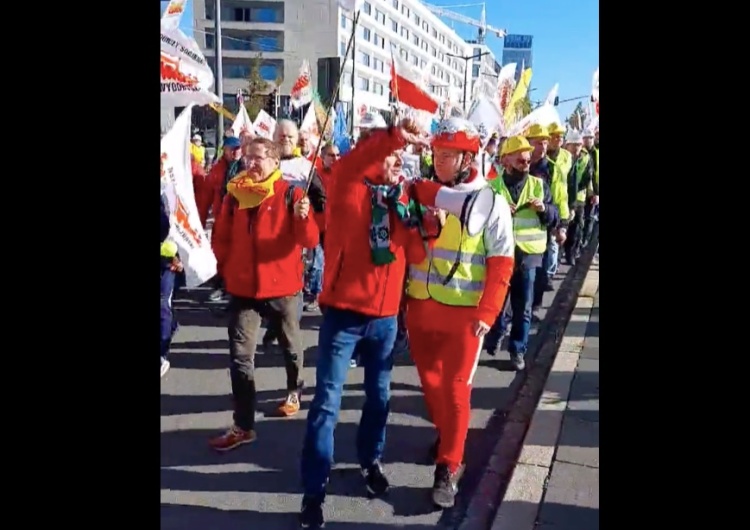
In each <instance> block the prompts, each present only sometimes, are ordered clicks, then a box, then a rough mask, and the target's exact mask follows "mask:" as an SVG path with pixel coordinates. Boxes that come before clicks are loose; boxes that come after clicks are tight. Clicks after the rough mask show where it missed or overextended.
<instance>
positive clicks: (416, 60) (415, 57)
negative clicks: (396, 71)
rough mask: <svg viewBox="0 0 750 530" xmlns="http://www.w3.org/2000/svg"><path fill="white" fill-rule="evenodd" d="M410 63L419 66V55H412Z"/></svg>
mask: <svg viewBox="0 0 750 530" xmlns="http://www.w3.org/2000/svg"><path fill="white" fill-rule="evenodd" d="M411 64H413V65H414V66H419V57H417V56H416V55H412V56H411Z"/></svg>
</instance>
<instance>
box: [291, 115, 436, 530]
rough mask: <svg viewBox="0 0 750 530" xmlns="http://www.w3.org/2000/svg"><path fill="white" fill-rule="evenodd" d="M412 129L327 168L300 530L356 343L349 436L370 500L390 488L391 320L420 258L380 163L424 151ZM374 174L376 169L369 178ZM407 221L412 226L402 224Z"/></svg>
mask: <svg viewBox="0 0 750 530" xmlns="http://www.w3.org/2000/svg"><path fill="white" fill-rule="evenodd" d="M418 133H419V130H418V129H417V128H416V126H415V125H414V123H413V122H412V121H409V120H405V121H404V122H402V123H401V124H400V125H399V126H398V127H393V128H391V129H381V130H379V131H373V132H372V134H371V135H370V136H369V137H368V138H367V139H365V140H363V141H361V142H360V143H359V145H357V148H356V149H353V150H352V151H350V152H349V153H347V154H346V155H344V156H343V157H341V158H340V159H339V160H338V161H337V162H336V163H335V164H334V165H333V167H332V168H331V169H332V173H331V175H330V176H329V178H328V180H327V184H328V187H327V189H326V192H327V195H328V202H327V204H326V210H327V212H328V215H327V220H328V222H327V225H326V244H325V253H326V259H325V268H324V272H323V291H322V293H321V294H320V297H319V302H320V305H321V307H322V308H323V322H322V324H321V326H320V334H319V337H318V361H317V366H316V386H315V397H314V398H313V401H312V404H311V405H310V411H309V413H308V415H307V430H306V434H305V442H304V445H303V449H302V462H301V472H302V484H303V489H304V497H303V500H302V512H301V514H300V525H301V526H302V527H303V528H319V527H320V526H321V525H322V524H323V511H322V504H323V501H324V498H325V487H326V483H327V482H328V476H329V473H330V468H331V461H332V460H333V431H334V428H335V426H336V422H337V420H338V415H339V410H340V407H341V393H342V390H343V386H344V382H345V381H346V376H347V372H348V370H349V362H350V359H351V358H352V353H353V352H354V349H355V347H356V346H357V345H358V344H359V348H358V350H359V353H360V364H361V366H363V367H364V370H365V396H366V397H365V404H364V406H363V408H362V418H361V420H360V424H359V434H358V436H357V454H358V459H359V465H360V467H361V468H362V473H363V475H364V478H365V484H366V487H367V490H368V492H369V493H370V495H380V494H383V493H385V492H386V491H387V490H388V488H389V483H388V480H387V479H386V477H385V475H384V474H383V469H382V467H381V465H380V459H381V457H382V454H383V448H384V445H385V425H386V420H387V419H388V410H389V401H390V382H391V370H392V367H393V357H392V350H393V344H394V342H395V340H396V328H397V322H396V315H397V314H398V310H399V305H400V303H401V295H402V294H403V286H404V275H405V272H406V265H407V262H420V261H422V260H423V259H424V256H425V251H424V246H423V243H422V240H421V238H420V237H419V234H418V233H417V231H416V230H414V229H409V228H408V227H407V226H408V225H409V224H411V223H410V220H409V219H408V218H407V217H406V215H404V208H402V207H401V206H402V205H403V202H402V201H403V199H404V197H405V195H404V194H403V193H402V192H403V183H399V177H398V174H394V173H393V172H385V171H384V168H383V167H378V166H377V165H375V164H378V163H380V164H381V166H382V165H383V161H384V160H385V158H386V157H388V156H389V155H391V154H392V153H393V152H394V151H396V150H398V149H401V148H403V147H404V146H405V144H407V143H417V144H419V143H423V142H422V140H420V139H419V137H418ZM373 168H376V169H377V170H376V171H373ZM411 222H413V219H412V220H411Z"/></svg>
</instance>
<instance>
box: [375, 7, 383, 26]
mask: <svg viewBox="0 0 750 530" xmlns="http://www.w3.org/2000/svg"><path fill="white" fill-rule="evenodd" d="M375 20H377V21H378V22H380V23H381V24H383V25H384V26H385V13H383V12H382V11H380V10H379V9H376V10H375Z"/></svg>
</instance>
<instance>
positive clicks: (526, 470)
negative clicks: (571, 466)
mask: <svg viewBox="0 0 750 530" xmlns="http://www.w3.org/2000/svg"><path fill="white" fill-rule="evenodd" d="M598 286H599V270H598V268H591V269H590V270H589V272H588V273H587V275H586V278H585V280H584V282H583V285H582V286H581V290H580V292H579V295H578V300H577V301H576V304H575V309H579V310H582V312H583V313H584V314H582V315H577V314H573V315H571V318H570V321H569V323H568V325H567V327H566V329H565V334H564V335H563V340H562V341H561V343H560V348H559V350H558V353H557V355H556V356H555V359H554V362H553V364H552V369H551V371H550V374H555V375H557V377H553V378H550V377H548V378H547V381H546V383H545V384H544V387H543V389H542V392H541V395H540V396H539V401H538V404H537V406H536V409H535V411H534V413H533V416H532V418H531V422H530V424H529V427H528V430H527V431H526V435H525V437H524V443H523V445H522V447H521V451H520V454H519V456H518V463H517V464H516V466H515V469H514V470H513V474H512V476H511V479H510V482H509V483H508V487H507V488H506V490H505V495H504V496H503V499H502V503H501V504H500V508H499V510H498V511H497V514H496V515H495V519H494V521H493V523H492V526H491V527H490V530H534V528H535V527H536V518H537V514H538V511H539V506H540V505H541V503H542V500H543V498H544V490H545V487H546V485H547V480H548V477H549V474H550V471H551V467H552V462H553V459H554V455H555V451H556V446H557V441H558V439H559V437H560V431H561V430H562V423H563V416H564V414H565V410H566V409H567V406H568V398H569V396H570V389H571V386H572V384H573V378H574V377H575V370H576V367H577V366H578V360H579V358H580V356H581V352H582V351H583V342H584V338H585V337H584V335H585V333H583V332H582V331H581V327H583V329H584V330H585V328H586V325H587V324H588V322H589V320H590V319H591V313H592V310H593V306H594V296H595V295H596V291H597V289H598ZM526 440H533V443H532V442H529V443H526Z"/></svg>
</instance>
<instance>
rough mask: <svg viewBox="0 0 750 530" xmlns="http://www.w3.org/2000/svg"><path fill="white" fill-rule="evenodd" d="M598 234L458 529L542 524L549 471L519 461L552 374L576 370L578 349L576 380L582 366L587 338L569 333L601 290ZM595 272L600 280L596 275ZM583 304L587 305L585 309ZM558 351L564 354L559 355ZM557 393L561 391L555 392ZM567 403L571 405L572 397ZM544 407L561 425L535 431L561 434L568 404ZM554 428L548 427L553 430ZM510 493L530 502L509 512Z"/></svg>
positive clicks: (514, 529) (521, 529) (531, 455)
mask: <svg viewBox="0 0 750 530" xmlns="http://www.w3.org/2000/svg"><path fill="white" fill-rule="evenodd" d="M595 232H596V233H595V234H594V237H593V238H592V239H593V240H594V241H593V242H592V245H590V246H589V247H588V248H587V250H586V252H585V253H584V255H583V256H582V258H581V260H580V261H579V262H578V263H577V264H576V267H575V268H574V269H573V270H572V271H571V273H572V274H571V278H570V282H571V283H570V284H569V285H568V286H567V287H568V289H567V291H566V292H564V293H563V292H561V293H560V300H559V307H558V310H557V311H556V313H555V314H554V315H553V317H552V321H551V322H550V323H549V326H548V332H549V336H547V337H545V339H546V340H544V343H543V344H542V345H541V347H540V349H539V351H538V352H537V354H536V356H535V357H534V359H533V360H531V361H530V362H529V366H528V367H527V376H526V379H525V381H524V382H523V384H522V386H521V388H520V390H519V392H518V395H517V397H516V399H515V401H514V403H513V406H512V408H511V409H510V410H509V411H508V416H507V418H506V420H505V423H504V425H503V430H502V434H501V436H500V438H499V440H498V442H497V443H496V444H495V448H494V450H493V453H492V456H491V457H490V460H489V463H488V465H487V468H486V469H485V471H484V474H483V476H482V478H481V479H480V481H479V484H478V486H477V489H476V491H475V492H474V495H473V496H472V498H471V500H470V502H469V506H468V508H467V510H466V515H465V517H464V518H463V520H462V521H461V524H460V525H459V526H458V528H457V530H501V529H502V530H527V528H528V529H533V527H534V521H535V520H536V514H537V511H538V507H539V504H540V503H541V501H542V495H543V492H544V485H545V482H546V480H547V475H548V473H549V469H548V468H544V467H543V466H540V465H535V464H528V463H522V462H520V461H519V456H520V454H521V452H522V448H523V445H524V444H523V442H524V440H525V439H526V437H527V431H528V429H529V425H530V424H531V423H532V418H533V417H534V414H535V411H536V410H537V404H539V403H540V398H541V397H542V395H543V390H544V389H545V384H546V382H547V380H548V374H549V372H550V370H552V369H554V368H557V369H562V368H563V367H570V363H573V358H572V357H571V355H573V354H575V352H576V349H577V350H578V352H579V353H578V354H575V355H576V358H575V363H574V364H573V365H572V368H568V369H570V370H571V373H570V380H571V381H572V376H573V370H575V366H576V364H577V362H578V361H577V355H579V354H580V349H582V348H583V338H580V339H573V338H571V337H566V333H564V330H568V328H569V326H570V325H571V324H575V325H576V326H578V325H580V322H578V321H579V320H580V318H581V317H580V316H579V315H573V310H574V309H575V308H576V307H579V308H581V309H585V308H586V307H588V312H587V314H586V316H585V318H586V319H588V318H589V316H590V312H591V307H592V306H593V298H592V297H593V294H591V295H589V294H588V293H590V292H591V291H592V289H594V291H593V292H594V293H595V292H596V289H595V288H594V286H595V285H598V267H597V268H596V269H595V270H593V269H592V268H591V263H592V261H593V258H594V253H595V251H596V239H597V235H598V230H597V229H595ZM594 273H595V276H594V275H593V274H594ZM589 274H592V276H589ZM587 280H588V282H587ZM594 282H595V283H594ZM561 291H562V289H561ZM556 302H557V300H556ZM578 304H581V305H580V306H579V305H578ZM558 352H559V353H561V354H562V355H558ZM558 358H559V359H560V361H559V364H558V363H556V361H557V359H558ZM554 384H555V386H559V385H557V381H555V383H554ZM569 386H570V385H568V390H569ZM551 390H552V391H555V389H551ZM558 395H559V394H558ZM550 396H552V394H550ZM566 396H567V394H566ZM565 399H566V400H567V397H566V398H565ZM547 401H549V402H547ZM542 404H543V405H544V406H545V407H550V408H548V409H547V410H555V411H559V420H560V421H559V422H557V423H555V421H554V418H555V417H556V416H558V414H552V415H551V416H550V417H551V418H553V420H552V421H551V423H550V420H548V419H546V418H545V419H541V418H540V419H539V422H538V423H539V426H538V427H535V428H536V429H541V428H543V427H544V425H543V424H544V423H546V424H548V425H551V428H552V431H553V432H554V429H555V428H556V427H555V426H556V425H557V428H558V431H559V426H561V425H562V414H563V412H564V410H565V402H564V401H561V400H559V399H556V400H552V399H551V398H549V399H548V400H545V401H543V402H542ZM545 416H546V413H545ZM549 428H550V427H547V429H549ZM558 433H559V432H558ZM535 436H536V434H535ZM545 441H546V440H545ZM556 441H557V437H556V435H555V438H554V440H553V443H552V445H551V451H552V453H554V446H555V445H556ZM548 453H549V451H536V452H535V451H534V450H533V449H531V448H530V449H529V452H528V453H527V454H525V455H524V458H526V459H529V461H533V459H537V460H538V461H540V462H544V461H546V460H545V459H547V458H549V461H550V463H551V458H552V455H551V454H549V455H548ZM517 463H518V465H517ZM508 493H512V494H513V495H515V497H516V498H515V499H514V500H516V501H525V502H514V503H508V507H506V508H505V509H503V508H502V504H501V502H502V501H503V500H506V499H507V495H508ZM511 506H515V507H516V508H515V510H516V513H515V514H508V513H505V512H507V511H508V510H510V509H511ZM521 512H523V513H521ZM509 515H510V516H513V517H515V521H518V522H517V523H516V522H514V520H513V519H510V518H509ZM498 520H500V521H507V522H508V523H507V524H505V523H502V522H501V523H498ZM528 520H530V521H531V526H528V527H526V526H522V524H523V521H528ZM497 524H505V526H497Z"/></svg>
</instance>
